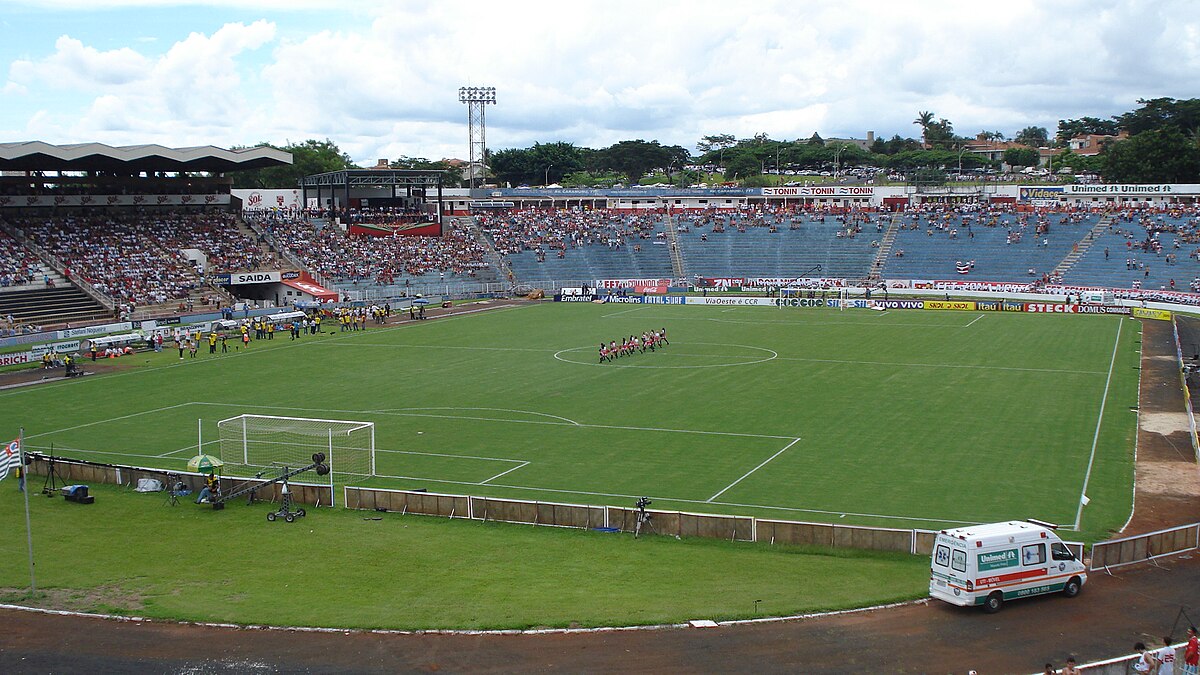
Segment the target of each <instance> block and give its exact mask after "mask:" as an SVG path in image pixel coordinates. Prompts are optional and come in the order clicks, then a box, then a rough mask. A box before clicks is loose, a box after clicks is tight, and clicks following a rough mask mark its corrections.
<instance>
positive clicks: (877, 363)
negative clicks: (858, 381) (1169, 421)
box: [779, 326, 1104, 375]
mask: <svg viewBox="0 0 1200 675" xmlns="http://www.w3.org/2000/svg"><path fill="white" fill-rule="evenodd" d="M959 328H962V326H959ZM779 360H780V361H806V362H809V363H844V364H846V365H852V366H854V365H862V366H910V367H913V368H969V369H972V370H1014V371H1018V372H1024V373H1064V374H1068V375H1103V374H1104V371H1103V370H1064V369H1061V368H1016V367H1013V366H974V365H969V364H953V363H896V362H892V361H851V360H845V359H806V358H803V357H798V356H780V357H779Z"/></svg>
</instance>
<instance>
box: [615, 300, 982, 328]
mask: <svg viewBox="0 0 1200 675" xmlns="http://www.w3.org/2000/svg"><path fill="white" fill-rule="evenodd" d="M651 306H653V305H651ZM739 309H746V308H744V307H743V308H739ZM884 314H887V312H872V317H871V318H878V317H879V316H882V315H884ZM638 316H639V318H644V319H647V320H652V321H713V322H715V323H744V324H750V325H755V326H759V325H762V326H774V325H778V326H862V327H866V326H869V325H871V324H872V323H873V322H870V321H749V320H746V319H722V318H719V317H713V316H675V315H670V314H663V315H655V314H641V315H638ZM874 325H875V326H877V327H888V328H890V327H892V326H896V327H898V328H962V327H963V325H962V324H961V323H890V322H889V323H880V322H874Z"/></svg>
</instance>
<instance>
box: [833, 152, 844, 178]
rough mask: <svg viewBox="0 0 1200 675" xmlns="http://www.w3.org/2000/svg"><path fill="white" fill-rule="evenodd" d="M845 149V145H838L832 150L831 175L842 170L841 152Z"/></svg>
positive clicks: (835, 174)
mask: <svg viewBox="0 0 1200 675" xmlns="http://www.w3.org/2000/svg"><path fill="white" fill-rule="evenodd" d="M845 150H846V146H844V145H839V146H838V147H837V150H834V151H833V175H834V176H837V175H838V174H840V173H841V172H842V153H843V152H844V151H845Z"/></svg>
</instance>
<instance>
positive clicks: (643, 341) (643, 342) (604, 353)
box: [600, 328, 671, 363]
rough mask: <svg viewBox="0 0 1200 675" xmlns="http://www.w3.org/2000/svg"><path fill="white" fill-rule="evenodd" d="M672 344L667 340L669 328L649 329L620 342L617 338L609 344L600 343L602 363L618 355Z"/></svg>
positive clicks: (652, 349)
mask: <svg viewBox="0 0 1200 675" xmlns="http://www.w3.org/2000/svg"><path fill="white" fill-rule="evenodd" d="M669 344H671V343H670V342H668V341H667V329H666V328H662V329H659V330H648V331H646V332H644V333H642V334H641V336H637V335H630V336H629V337H627V338H624V339H622V340H621V341H620V342H617V341H616V340H612V341H610V342H609V343H608V344H604V343H603V342H601V343H600V363H604V362H605V361H612V360H613V359H615V358H617V357H618V356H628V355H631V354H637V353H638V352H641V353H645V352H646V350H647V349H649V350H650V351H654V349H655V348H656V347H663V346H666V345H669Z"/></svg>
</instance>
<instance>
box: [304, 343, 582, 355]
mask: <svg viewBox="0 0 1200 675" xmlns="http://www.w3.org/2000/svg"><path fill="white" fill-rule="evenodd" d="M325 342H326V343H328V342H329V340H326V341H325ZM318 344H319V343H318ZM337 346H338V347H339V348H341V347H345V346H347V345H337ZM349 346H353V347H389V348H392V349H408V348H417V349H464V350H469V351H479V352H537V353H542V354H552V353H554V352H556V351H559V350H555V349H551V348H547V349H531V348H528V347H466V346H460V345H407V344H396V345H389V344H380V343H378V342H355V343H354V344H353V345H349Z"/></svg>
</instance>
